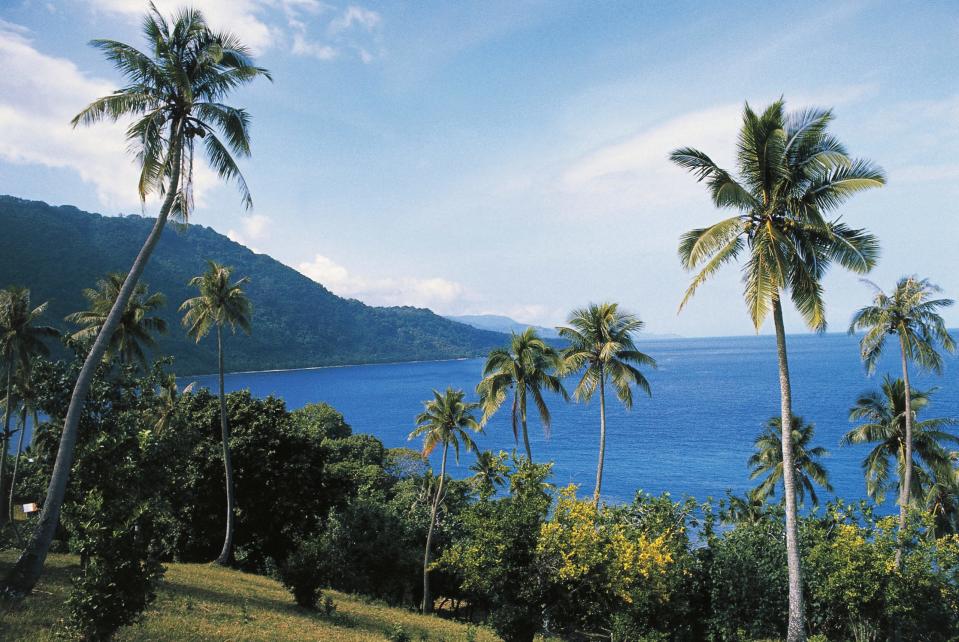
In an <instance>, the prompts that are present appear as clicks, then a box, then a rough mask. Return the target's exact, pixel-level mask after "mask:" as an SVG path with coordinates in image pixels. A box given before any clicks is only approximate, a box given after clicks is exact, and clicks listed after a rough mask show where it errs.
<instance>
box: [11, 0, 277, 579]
mask: <svg viewBox="0 0 959 642" xmlns="http://www.w3.org/2000/svg"><path fill="white" fill-rule="evenodd" d="M143 33H144V36H145V37H146V40H147V44H148V46H149V50H148V53H144V52H141V51H139V50H138V49H136V48H135V47H132V46H130V45H128V44H124V43H122V42H117V41H115V40H94V41H93V42H92V43H91V44H92V45H93V46H94V47H96V48H97V49H99V50H100V51H102V52H103V53H104V55H105V56H106V58H107V59H108V60H110V61H111V62H112V63H113V64H114V65H115V66H116V67H117V69H118V70H119V71H120V72H121V73H122V74H123V75H124V76H125V78H126V86H125V87H124V88H122V89H118V90H117V91H115V92H114V93H112V94H110V95H109V96H104V97H102V98H98V99H97V100H95V101H93V102H92V103H91V104H90V105H88V106H87V107H86V108H85V109H84V110H83V111H81V112H80V113H79V114H78V115H77V116H76V117H75V118H74V119H73V124H74V126H77V125H91V124H94V123H97V122H99V121H103V120H113V121H118V120H120V119H124V118H126V117H133V118H134V119H135V120H134V122H133V123H132V124H131V125H130V126H129V127H128V128H127V141H128V142H129V144H130V147H131V148H132V149H135V150H136V160H137V163H138V164H139V166H140V179H139V182H138V186H137V188H138V191H139V194H140V198H141V199H142V200H144V201H145V199H146V197H147V196H148V195H150V194H153V193H158V194H159V195H161V196H162V197H163V202H162V204H161V206H160V211H159V213H158V215H157V220H156V223H155V224H154V226H153V229H152V230H151V231H150V234H149V236H148V237H147V239H146V242H145V243H144V244H143V247H142V249H141V250H140V252H139V254H137V257H136V260H135V261H134V262H133V266H132V267H131V269H130V272H129V274H127V278H126V280H125V281H124V282H123V286H122V287H121V288H120V292H119V294H118V296H117V300H116V302H115V303H114V305H113V307H112V308H111V309H110V313H109V314H108V315H107V318H106V319H105V320H104V323H103V326H102V327H101V328H100V332H99V334H98V335H97V338H96V340H95V341H94V342H93V347H92V348H91V350H90V353H89V354H88V355H87V358H86V360H85V361H84V363H83V367H82V369H81V370H80V374H79V376H78V377H77V382H76V384H75V386H74V389H73V395H72V396H71V397H70V405H69V407H68V409H67V414H66V417H65V418H64V422H63V431H62V433H61V437H60V446H59V449H58V451H57V458H56V463H55V465H54V471H53V475H52V476H51V478H50V485H49V487H48V488H47V493H46V497H45V499H44V502H43V511H42V512H41V514H40V519H39V521H38V523H37V527H36V529H35V530H34V533H33V536H32V537H31V539H30V542H29V543H28V544H27V547H26V549H25V550H24V552H23V554H22V555H21V556H20V559H19V560H17V563H16V565H15V566H14V567H13V569H11V571H10V572H9V573H8V575H7V577H6V578H5V580H4V582H5V584H6V587H7V589H8V591H9V592H11V593H12V594H15V595H23V594H26V593H28V592H29V591H30V590H31V589H32V588H33V586H34V585H35V584H36V582H37V579H39V577H40V573H41V572H42V571H43V564H44V562H45V561H46V557H47V552H48V551H49V549H50V543H51V542H52V541H53V534H54V531H55V530H56V526H57V523H58V521H59V518H60V507H61V505H62V504H63V497H64V493H65V492H66V488H67V481H68V480H69V477H70V467H71V465H72V463H73V451H74V446H75V445H76V441H77V428H78V426H79V422H80V413H81V411H82V408H83V402H84V400H85V399H86V396H87V392H88V391H89V389H90V385H91V383H92V381H93V375H94V372H95V370H96V368H97V365H98V364H99V363H100V360H101V359H102V358H103V355H104V353H105V352H106V350H107V348H108V346H109V343H110V339H111V337H112V336H113V332H114V331H115V330H116V328H117V326H118V325H119V323H120V318H121V317H122V315H123V311H124V310H126V306H127V302H128V301H129V300H130V297H131V296H132V295H133V290H134V288H135V287H136V284H137V282H138V281H139V279H140V276H141V275H142V274H143V270H144V268H145V267H146V264H147V262H148V261H149V259H150V255H151V254H152V253H153V249H154V248H155V247H156V244H157V243H158V242H159V240H160V235H161V234H162V232H163V228H164V226H165V225H166V222H167V219H168V218H169V217H170V216H173V217H175V218H179V219H182V220H187V219H188V217H189V214H190V210H191V208H192V198H191V192H192V183H193V152H194V143H195V142H196V139H197V137H199V138H200V139H201V140H202V141H203V147H204V148H205V151H206V156H207V159H208V161H209V164H210V166H211V167H212V168H213V171H214V172H215V173H216V174H217V175H218V176H220V177H221V178H223V179H226V180H234V181H236V183H237V185H238V187H239V189H240V193H241V195H242V197H243V202H244V205H245V206H246V207H247V208H249V207H252V200H251V198H250V193H249V190H248V189H247V186H246V182H245V181H244V179H243V175H242V174H241V173H240V170H239V168H238V167H237V164H236V162H235V161H234V159H233V155H234V154H235V155H240V156H248V155H249V153H250V138H249V123H250V116H249V114H248V113H247V112H246V111H245V110H244V109H241V108H236V107H231V106H229V105H226V104H224V102H223V101H224V99H226V98H227V96H228V95H229V94H230V92H231V91H232V90H234V89H236V88H237V87H239V86H241V85H244V84H247V83H249V82H252V81H253V80H255V79H256V78H258V77H260V76H265V77H266V78H269V77H270V76H269V73H268V72H267V71H266V70H265V69H262V68H260V67H256V66H254V64H253V61H252V59H251V57H250V53H249V50H248V49H247V48H246V47H245V46H244V45H243V43H242V42H240V40H239V39H238V38H237V37H236V36H235V35H233V34H231V33H229V32H214V31H212V30H211V29H210V28H209V27H208V26H207V23H206V21H205V20H204V18H203V14H201V13H200V12H199V11H197V10H195V9H183V10H181V11H179V12H178V13H177V14H176V15H175V16H174V17H173V20H172V22H171V21H168V20H167V19H166V18H165V17H164V16H163V15H161V14H160V13H159V12H158V11H157V10H156V8H155V7H153V6H152V5H151V7H150V11H149V13H148V14H147V15H146V16H145V18H144V21H143ZM218 133H219V134H220V135H218ZM221 136H222V139H221ZM224 140H225V142H224Z"/></svg>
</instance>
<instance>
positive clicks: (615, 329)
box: [558, 303, 656, 503]
mask: <svg viewBox="0 0 959 642" xmlns="http://www.w3.org/2000/svg"><path fill="white" fill-rule="evenodd" d="M567 323H569V326H570V327H562V328H558V330H559V334H560V336H561V337H563V338H564V339H566V340H568V341H569V342H570V345H569V347H568V348H566V349H565V350H564V351H563V366H562V372H563V373H564V374H572V373H579V372H580V371H582V376H580V378H579V382H578V383H577V384H576V388H575V389H574V390H573V398H575V399H576V400H577V401H589V400H590V399H591V398H592V396H593V394H594V393H595V392H596V390H597V389H599V463H598V464H597V466H596V489H595V490H594V491H593V501H594V502H597V503H598V502H599V494H600V490H601V489H602V485H603V460H604V458H605V456H606V384H607V382H608V383H611V384H612V385H613V388H614V389H615V391H616V396H617V397H618V398H619V400H620V402H621V403H622V404H623V405H624V406H626V408H632V407H633V386H637V387H639V388H640V389H641V390H643V392H645V393H646V394H647V395H652V392H651V391H650V388H649V382H648V381H646V377H645V376H644V375H643V373H642V372H640V371H639V369H637V368H636V366H635V365H633V364H636V365H639V366H649V367H652V368H655V367H656V361H655V360H654V359H653V358H652V357H650V356H649V355H647V354H644V353H642V352H640V351H639V350H637V349H636V344H635V341H634V337H633V335H635V334H636V333H637V332H639V331H640V330H642V329H643V322H642V321H640V320H639V318H638V317H636V316H634V315H632V314H629V313H626V312H621V311H620V310H619V305H618V304H616V303H601V304H599V305H596V304H590V305H589V307H586V308H581V309H579V310H574V311H573V312H572V313H571V314H570V316H569V320H568V321H567Z"/></svg>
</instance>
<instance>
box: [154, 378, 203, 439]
mask: <svg viewBox="0 0 959 642" xmlns="http://www.w3.org/2000/svg"><path fill="white" fill-rule="evenodd" d="M195 387H196V381H193V382H191V383H189V384H187V386H186V387H185V388H183V390H180V388H179V387H178V386H177V384H176V375H174V374H170V375H167V377H166V380H165V381H164V382H163V384H162V385H161V386H160V392H159V394H158V395H157V406H156V409H155V414H154V416H153V420H154V423H153V432H155V433H156V434H158V435H159V434H161V433H162V432H163V431H164V430H166V429H167V428H169V427H170V422H171V421H173V413H174V412H176V409H177V406H179V404H180V399H182V397H183V395H187V394H190V393H191V392H193V388H195Z"/></svg>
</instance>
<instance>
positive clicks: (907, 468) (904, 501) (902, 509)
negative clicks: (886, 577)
mask: <svg viewBox="0 0 959 642" xmlns="http://www.w3.org/2000/svg"><path fill="white" fill-rule="evenodd" d="M899 350H900V352H901V354H902V383H903V387H904V388H905V397H906V443H905V450H906V452H905V455H904V459H905V461H904V462H903V475H902V487H901V488H900V489H899V538H898V539H899V542H898V544H897V546H896V567H897V568H900V569H901V568H902V544H903V541H902V540H903V536H904V534H905V532H906V515H907V514H908V513H909V500H910V494H911V493H912V389H911V388H910V387H909V361H908V360H907V359H906V340H905V338H904V337H903V336H902V335H901V334H900V335H899Z"/></svg>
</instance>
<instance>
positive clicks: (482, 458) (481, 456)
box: [470, 404, 509, 497]
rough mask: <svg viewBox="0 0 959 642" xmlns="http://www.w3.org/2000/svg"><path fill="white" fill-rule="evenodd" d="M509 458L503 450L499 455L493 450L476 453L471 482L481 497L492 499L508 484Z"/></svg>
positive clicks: (471, 467) (471, 468)
mask: <svg viewBox="0 0 959 642" xmlns="http://www.w3.org/2000/svg"><path fill="white" fill-rule="evenodd" d="M481 405H482V404H481ZM507 457H508V455H507V454H506V453H505V452H503V451H502V450H501V451H500V452H499V453H494V452H493V451H491V450H478V451H476V463H474V464H473V465H472V466H470V470H471V471H473V473H474V474H473V476H472V477H471V478H470V482H471V483H472V484H473V485H474V486H475V487H476V488H477V489H478V490H479V493H480V496H481V497H491V496H492V495H493V494H494V493H495V492H496V489H497V488H498V487H500V486H502V485H503V484H505V483H506V480H507V478H508V474H509V466H507V465H506V458H507Z"/></svg>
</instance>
